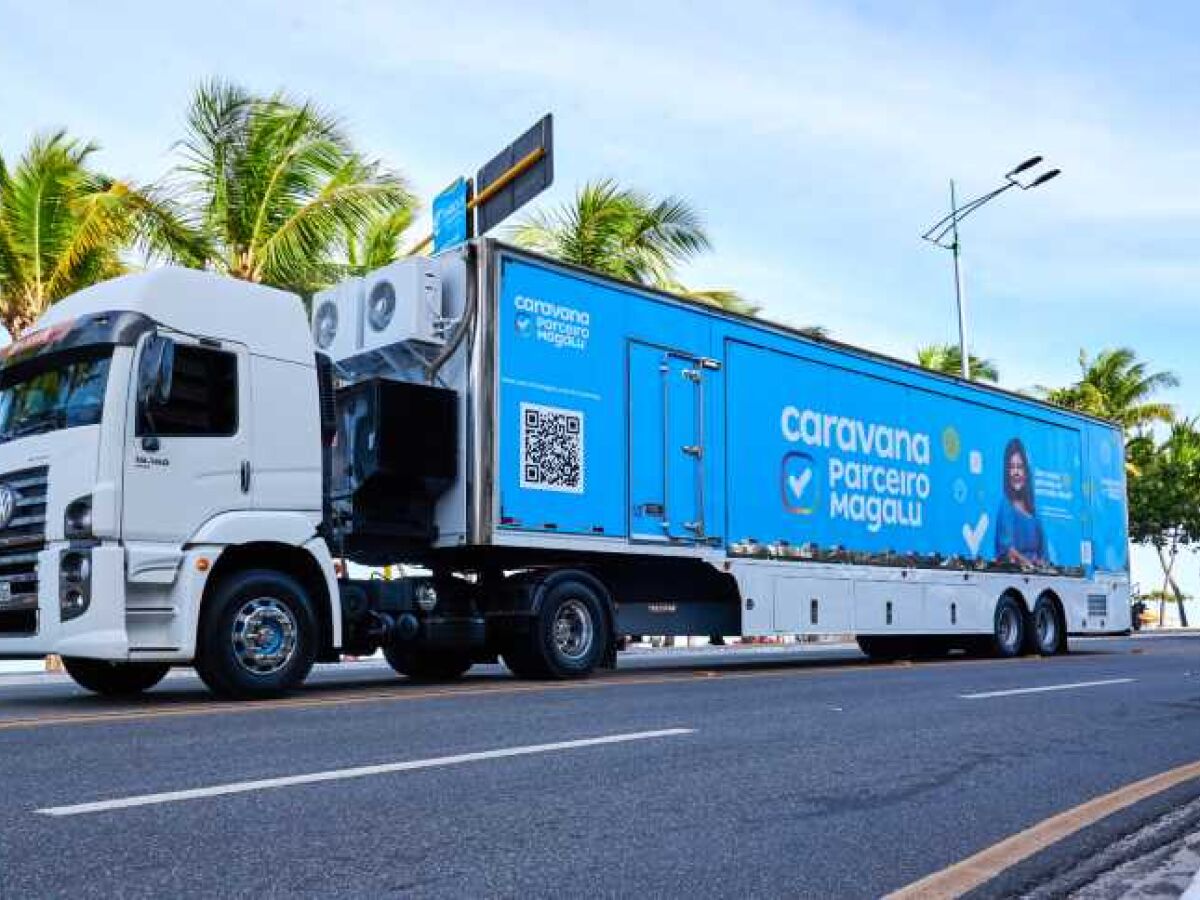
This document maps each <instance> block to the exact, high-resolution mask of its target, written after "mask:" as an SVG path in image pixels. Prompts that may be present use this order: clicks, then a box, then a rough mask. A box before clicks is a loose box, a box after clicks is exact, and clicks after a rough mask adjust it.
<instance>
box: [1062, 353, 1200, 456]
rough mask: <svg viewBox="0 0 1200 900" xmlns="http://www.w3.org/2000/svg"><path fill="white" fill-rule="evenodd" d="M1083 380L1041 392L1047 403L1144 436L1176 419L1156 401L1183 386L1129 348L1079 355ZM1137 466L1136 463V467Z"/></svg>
mask: <svg viewBox="0 0 1200 900" xmlns="http://www.w3.org/2000/svg"><path fill="white" fill-rule="evenodd" d="M1079 371H1080V378H1079V380H1078V381H1076V382H1075V383H1074V384H1072V385H1070V386H1068V387H1062V388H1045V387H1041V388H1038V392H1039V393H1040V394H1041V395H1042V397H1044V398H1045V399H1046V400H1049V401H1050V402H1051V403H1056V404H1058V405H1059V406H1065V407H1067V408H1068V409H1074V410H1078V411H1080V412H1084V413H1089V414H1090V415H1093V416H1099V417H1101V418H1104V419H1108V420H1110V421H1112V422H1115V423H1116V424H1118V425H1120V426H1121V428H1123V429H1124V430H1125V432H1126V434H1130V433H1133V432H1140V431H1143V430H1144V429H1145V428H1147V427H1148V426H1149V425H1152V424H1154V423H1155V422H1162V423H1168V422H1170V421H1171V420H1172V419H1173V418H1174V415H1175V410H1174V408H1173V407H1172V406H1171V405H1170V404H1169V403H1161V402H1158V401H1156V400H1154V399H1152V398H1153V397H1154V395H1156V394H1157V393H1158V392H1159V391H1161V390H1164V389H1166V388H1173V387H1178V386H1179V378H1178V377H1177V376H1176V375H1175V374H1174V373H1173V372H1165V371H1164V372H1152V371H1150V370H1149V363H1147V362H1145V361H1143V360H1139V359H1138V357H1137V353H1136V352H1134V351H1133V350H1132V349H1130V348H1129V347H1117V348H1113V349H1108V350H1101V351H1100V353H1099V354H1098V355H1097V356H1096V358H1095V359H1090V358H1089V357H1088V355H1087V352H1086V351H1083V350H1081V351H1079ZM1135 465H1136V463H1135Z"/></svg>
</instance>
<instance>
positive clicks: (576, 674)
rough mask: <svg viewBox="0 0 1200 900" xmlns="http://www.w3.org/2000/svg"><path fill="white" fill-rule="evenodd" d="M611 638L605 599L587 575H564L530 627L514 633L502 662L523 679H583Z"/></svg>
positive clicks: (549, 594) (552, 589) (550, 590)
mask: <svg viewBox="0 0 1200 900" xmlns="http://www.w3.org/2000/svg"><path fill="white" fill-rule="evenodd" d="M608 637H609V635H608V619H607V617H606V616H605V614H604V598H603V597H601V596H600V594H599V593H598V592H597V591H596V589H595V588H594V587H593V586H592V585H591V584H590V583H589V582H587V581H585V580H584V579H582V578H573V577H565V578H562V579H561V580H559V581H556V582H555V583H554V584H552V585H551V586H550V587H549V588H548V589H547V590H546V594H545V596H544V597H543V598H542V604H541V606H540V607H539V609H538V611H537V613H536V615H535V616H534V617H533V620H532V621H531V622H530V623H529V630H528V631H527V632H525V633H523V634H514V635H511V636H510V638H509V641H508V646H507V648H506V649H505V650H504V654H503V656H504V664H505V665H507V666H508V668H509V669H511V670H512V672H513V674H514V675H517V676H519V677H521V678H558V679H566V678H584V677H586V676H587V675H590V674H591V672H592V670H593V669H595V668H596V665H597V663H599V662H600V658H601V656H602V655H603V653H604V648H605V646H606V645H607V642H608Z"/></svg>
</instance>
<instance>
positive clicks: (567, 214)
mask: <svg viewBox="0 0 1200 900" xmlns="http://www.w3.org/2000/svg"><path fill="white" fill-rule="evenodd" d="M512 236H513V239H514V241H515V242H516V243H517V244H519V245H521V246H522V247H528V248H530V249H531V250H537V251H540V252H542V253H545V254H547V255H549V256H553V257H555V258H556V259H561V260H562V261H563V262H568V263H572V264H574V265H577V266H583V267H584V268H588V269H592V270H594V271H597V272H603V273H604V274H606V275H613V276H615V277H617V278H625V279H627V280H629V281H637V282H641V283H642V284H653V285H656V286H660V287H670V286H671V285H674V284H676V282H675V281H674V273H675V268H676V267H677V266H678V265H679V264H680V263H682V262H685V261H686V260H688V259H691V258H692V257H694V256H696V255H697V254H699V253H701V252H702V251H705V250H708V249H709V248H710V247H711V244H710V242H709V239H708V235H707V233H706V232H705V230H704V225H703V224H702V222H701V220H700V216H699V214H698V213H697V212H696V211H695V210H694V209H693V208H692V207H691V206H690V205H689V204H688V203H687V202H686V201H684V200H681V199H680V198H678V197H664V198H663V199H661V200H655V199H653V198H651V197H649V196H648V195H646V194H643V193H641V192H639V191H635V190H632V189H630V188H624V187H621V186H620V185H618V184H617V183H616V182H615V181H613V180H612V179H607V178H606V179H601V180H600V181H592V182H588V183H586V184H584V185H583V186H582V187H581V188H580V189H579V190H578V191H577V192H576V194H575V198H574V200H573V201H571V202H569V203H564V204H562V205H561V206H559V207H557V208H556V209H552V210H550V211H538V212H535V213H533V214H531V215H530V216H528V217H527V218H526V219H525V220H524V221H523V222H522V223H520V224H519V225H518V226H517V227H516V229H515V230H514V231H513V232H512Z"/></svg>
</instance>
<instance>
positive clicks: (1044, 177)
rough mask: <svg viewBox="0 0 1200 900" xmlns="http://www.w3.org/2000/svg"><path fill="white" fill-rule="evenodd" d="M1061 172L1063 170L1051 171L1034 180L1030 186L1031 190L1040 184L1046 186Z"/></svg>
mask: <svg viewBox="0 0 1200 900" xmlns="http://www.w3.org/2000/svg"><path fill="white" fill-rule="evenodd" d="M1061 172H1062V169H1051V170H1050V171H1049V172H1044V173H1043V174H1041V175H1039V176H1038V177H1037V178H1035V179H1034V180H1033V183H1032V184H1031V185H1029V186H1030V187H1031V188H1035V187H1037V186H1038V185H1039V184H1045V183H1046V182H1047V181H1049V180H1050V179H1051V178H1055V177H1057V176H1058V175H1059V174H1060V173H1061Z"/></svg>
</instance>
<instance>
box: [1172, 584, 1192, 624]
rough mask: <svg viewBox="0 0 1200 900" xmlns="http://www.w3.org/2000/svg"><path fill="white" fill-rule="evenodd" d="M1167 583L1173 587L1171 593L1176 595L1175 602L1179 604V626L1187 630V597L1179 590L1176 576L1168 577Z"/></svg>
mask: <svg viewBox="0 0 1200 900" xmlns="http://www.w3.org/2000/svg"><path fill="white" fill-rule="evenodd" d="M1167 581H1168V582H1169V583H1170V585H1171V593H1173V594H1174V595H1175V602H1176V603H1178V604H1179V624H1180V625H1181V626H1182V627H1184V628H1187V627H1188V620H1187V609H1186V608H1185V607H1184V600H1185V597H1184V596H1183V591H1181V590H1180V589H1179V583H1178V582H1176V581H1175V578H1174V576H1172V575H1168V576H1167Z"/></svg>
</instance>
